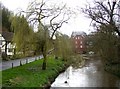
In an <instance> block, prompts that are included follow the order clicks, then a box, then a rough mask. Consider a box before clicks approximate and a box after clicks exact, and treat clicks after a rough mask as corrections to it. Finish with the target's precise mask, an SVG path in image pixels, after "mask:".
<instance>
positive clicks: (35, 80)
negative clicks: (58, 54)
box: [2, 57, 65, 87]
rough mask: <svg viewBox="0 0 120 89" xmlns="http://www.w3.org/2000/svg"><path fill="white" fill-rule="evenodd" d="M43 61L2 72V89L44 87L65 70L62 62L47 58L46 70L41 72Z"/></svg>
mask: <svg viewBox="0 0 120 89" xmlns="http://www.w3.org/2000/svg"><path fill="white" fill-rule="evenodd" d="M42 61H43V60H37V61H35V62H32V63H29V64H26V65H23V66H20V67H15V68H13V69H8V70H4V71H2V75H3V76H2V86H3V87H45V86H46V85H49V84H50V81H53V80H54V78H55V77H56V76H57V75H58V74H59V72H60V71H62V70H63V69H65V66H64V62H63V61H62V60H61V59H59V60H55V59H54V58H53V57H49V58H48V63H47V69H46V70H41V66H42Z"/></svg>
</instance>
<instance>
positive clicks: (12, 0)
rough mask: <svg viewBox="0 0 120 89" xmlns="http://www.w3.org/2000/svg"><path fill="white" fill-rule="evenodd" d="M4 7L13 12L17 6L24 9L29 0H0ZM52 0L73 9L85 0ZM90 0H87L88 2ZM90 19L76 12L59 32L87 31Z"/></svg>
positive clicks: (68, 33)
mask: <svg viewBox="0 0 120 89" xmlns="http://www.w3.org/2000/svg"><path fill="white" fill-rule="evenodd" d="M0 1H1V2H2V3H3V5H4V6H5V7H7V8H8V9H9V10H11V11H14V12H15V13H16V12H17V11H18V9H19V8H22V9H23V10H26V8H27V6H28V3H29V2H30V1H31V0H0ZM51 1H52V2H63V3H66V4H67V6H68V7H71V8H72V9H73V10H75V9H77V8H81V7H84V6H85V3H86V0H51ZM90 1H92V0H89V2H90ZM90 21H91V20H90V19H88V18H86V17H84V15H83V14H82V13H79V12H78V13H77V16H76V18H71V20H69V23H68V24H64V25H63V26H62V28H61V30H60V32H62V33H64V34H67V35H69V36H70V35H71V33H72V31H85V32H86V33H89V32H90V31H89V29H90V27H89V25H90Z"/></svg>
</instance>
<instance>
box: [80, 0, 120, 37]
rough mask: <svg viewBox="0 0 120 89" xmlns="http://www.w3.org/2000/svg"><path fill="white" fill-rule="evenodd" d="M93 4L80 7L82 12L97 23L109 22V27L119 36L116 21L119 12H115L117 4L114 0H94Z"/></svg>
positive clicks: (119, 15)
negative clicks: (111, 0)
mask: <svg viewBox="0 0 120 89" xmlns="http://www.w3.org/2000/svg"><path fill="white" fill-rule="evenodd" d="M94 5H95V6H93V7H92V6H90V4H89V5H88V6H86V8H82V12H83V13H84V14H86V15H87V16H88V17H89V18H91V19H92V21H94V22H95V23H97V25H98V24H99V25H104V26H108V24H109V26H111V29H112V30H114V31H115V32H116V33H117V34H118V35H119V36H120V27H119V26H118V21H117V20H118V19H117V18H119V17H120V14H119V13H117V10H118V7H119V4H118V3H117V2H116V1H113V2H112V3H110V1H109V0H108V1H107V0H104V1H103V2H101V1H94ZM119 23H120V22H119Z"/></svg>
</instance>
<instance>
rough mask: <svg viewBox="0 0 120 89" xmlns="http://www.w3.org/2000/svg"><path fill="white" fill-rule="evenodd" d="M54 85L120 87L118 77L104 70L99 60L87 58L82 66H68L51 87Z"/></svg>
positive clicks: (53, 87) (119, 88) (52, 88)
mask: <svg viewBox="0 0 120 89" xmlns="http://www.w3.org/2000/svg"><path fill="white" fill-rule="evenodd" d="M55 87H117V89H120V78H118V77H116V76H114V75H112V74H110V73H108V72H106V71H104V69H103V65H102V63H101V61H100V60H88V61H87V62H86V65H85V66H84V67H82V68H78V69H74V68H73V67H72V66H70V67H69V68H68V69H67V70H66V71H65V72H64V73H61V74H60V75H59V76H58V77H57V78H56V79H55V82H54V83H53V84H52V85H51V89H55Z"/></svg>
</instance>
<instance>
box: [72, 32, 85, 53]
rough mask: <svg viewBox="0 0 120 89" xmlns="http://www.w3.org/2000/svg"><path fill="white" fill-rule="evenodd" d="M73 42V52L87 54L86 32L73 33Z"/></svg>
mask: <svg viewBox="0 0 120 89" xmlns="http://www.w3.org/2000/svg"><path fill="white" fill-rule="evenodd" d="M71 38H72V42H73V50H74V51H75V53H85V52H86V48H87V47H86V33H85V32H72V35H71Z"/></svg>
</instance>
